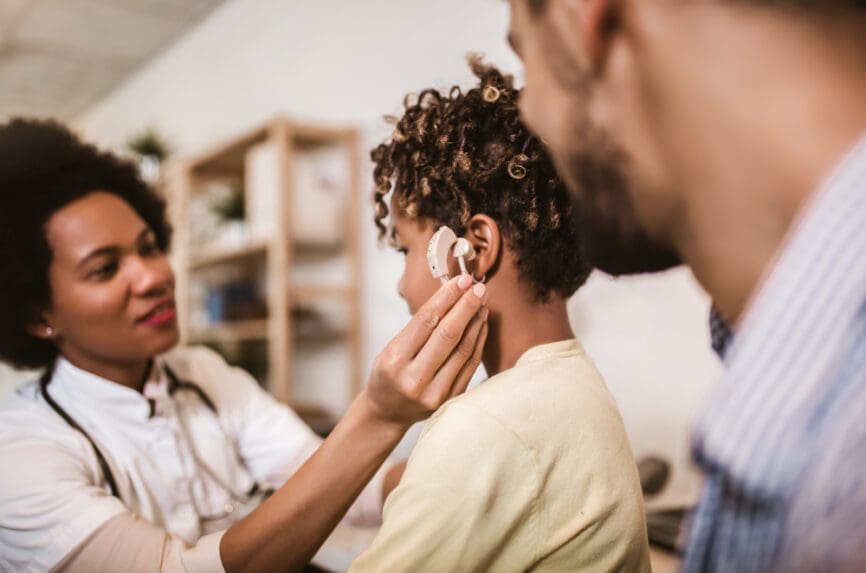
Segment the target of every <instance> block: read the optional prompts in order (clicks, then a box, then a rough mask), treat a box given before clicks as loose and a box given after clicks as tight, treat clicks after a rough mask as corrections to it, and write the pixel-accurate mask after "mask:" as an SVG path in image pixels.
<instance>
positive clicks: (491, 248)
mask: <svg viewBox="0 0 866 573" xmlns="http://www.w3.org/2000/svg"><path fill="white" fill-rule="evenodd" d="M466 239H467V240H468V241H469V242H470V243H471V244H472V248H474V249H475V260H473V261H472V262H471V263H470V267H469V268H470V270H471V271H472V274H473V275H474V276H475V279H476V280H481V279H482V278H483V277H487V278H488V279H489V278H491V277H492V276H493V275H495V274H496V269H497V268H498V267H499V261H500V259H501V257H502V247H503V245H502V235H501V233H500V232H499V225H498V224H497V223H496V221H494V220H493V219H492V218H491V217H489V216H487V215H473V216H472V218H471V219H469V223H468V224H467V225H466Z"/></svg>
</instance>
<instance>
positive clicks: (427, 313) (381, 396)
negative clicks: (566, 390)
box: [220, 277, 487, 573]
mask: <svg viewBox="0 0 866 573" xmlns="http://www.w3.org/2000/svg"><path fill="white" fill-rule="evenodd" d="M484 302H485V289H484V285H475V286H474V287H473V286H472V280H471V279H470V278H469V277H459V278H455V279H453V280H451V281H449V282H448V283H447V284H446V285H444V286H443V287H442V288H441V289H439V291H437V292H436V294H435V295H433V297H432V298H431V299H430V300H429V301H427V303H426V304H425V305H424V306H423V307H422V308H421V310H419V311H418V312H417V313H415V316H414V317H412V320H411V321H409V324H408V325H406V328H404V329H403V331H402V332H400V334H398V335H397V336H396V337H394V339H393V340H392V341H391V342H390V343H389V344H388V346H386V347H385V350H383V351H382V354H380V355H379V357H378V358H377V359H376V363H375V365H374V366H373V373H372V374H371V377H370V383H369V385H368V386H367V388H366V389H365V390H364V391H363V392H362V393H361V394H360V395H359V396H358V397H357V398H356V399H355V401H354V402H352V405H351V406H349V409H348V411H347V412H346V415H345V416H343V419H342V420H340V423H339V424H337V426H336V427H335V428H334V431H333V432H331V434H330V435H329V436H328V438H327V439H326V440H325V441H324V443H323V444H322V446H321V447H320V448H319V449H318V451H317V452H316V453H315V454H313V455H312V456H311V457H310V459H308V460H307V461H306V463H304V465H303V466H302V467H301V469H299V470H298V471H297V472H296V473H295V474H294V475H293V476H292V477H291V478H289V480H288V481H287V482H286V483H285V484H284V485H283V487H281V488H280V489H279V490H277V491H276V493H274V494H273V495H272V496H271V497H270V498H269V499H268V500H267V501H265V502H264V503H263V504H262V505H260V506H259V507H258V508H257V509H256V510H255V511H253V512H252V513H251V514H250V515H249V516H247V517H246V518H244V519H242V520H241V521H239V522H238V523H236V524H234V525H233V526H232V527H230V528H229V529H228V530H227V531H226V532H225V534H224V535H223V537H222V539H221V541H220V557H221V559H222V562H223V567H224V568H225V570H226V571H228V572H229V573H235V572H244V573H246V572H250V573H260V572H271V571H300V570H302V569H303V567H304V565H305V564H306V563H309V561H310V559H312V557H313V555H314V554H315V553H316V550H318V548H319V547H320V546H321V544H322V543H323V542H324V541H325V539H326V538H327V537H328V535H329V534H330V532H331V531H333V529H334V527H336V526H337V524H338V523H339V521H340V518H341V517H342V516H343V515H345V513H346V511H347V510H348V509H349V506H350V505H352V502H353V501H354V500H355V498H356V497H358V494H360V493H361V490H362V489H364V486H365V485H366V484H367V483H368V482H369V481H370V478H372V477H373V475H374V474H375V473H376V470H378V469H379V467H380V466H381V465H382V462H384V461H385V458H387V456H388V454H389V453H390V452H391V450H393V449H394V446H396V445H397V443H398V442H399V441H400V439H401V438H402V437H403V434H404V433H405V432H406V430H407V429H408V428H409V426H410V425H412V424H413V423H414V422H417V421H419V420H422V419H424V418H426V417H427V416H429V415H430V414H431V413H432V412H433V411H434V410H436V408H438V407H439V406H440V405H441V404H442V403H443V402H445V400H447V399H448V398H450V397H452V396H456V395H458V394H460V393H461V392H463V391H464V390H466V386H467V385H468V384H469V380H470V379H471V378H472V373H473V372H475V369H476V368H477V367H478V364H479V362H480V361H481V349H482V348H483V347H484V340H485V338H486V337H487V310H486V309H485V308H484Z"/></svg>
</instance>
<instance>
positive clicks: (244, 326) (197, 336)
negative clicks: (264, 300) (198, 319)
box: [190, 318, 268, 343]
mask: <svg viewBox="0 0 866 573" xmlns="http://www.w3.org/2000/svg"><path fill="white" fill-rule="evenodd" d="M267 337H268V320H267V319H264V318H263V319H253V320H236V321H231V322H221V323H217V324H211V325H210V326H208V327H207V328H203V329H200V330H196V331H194V332H191V333H190V341H192V342H194V343H200V342H240V341H244V340H265V339H267Z"/></svg>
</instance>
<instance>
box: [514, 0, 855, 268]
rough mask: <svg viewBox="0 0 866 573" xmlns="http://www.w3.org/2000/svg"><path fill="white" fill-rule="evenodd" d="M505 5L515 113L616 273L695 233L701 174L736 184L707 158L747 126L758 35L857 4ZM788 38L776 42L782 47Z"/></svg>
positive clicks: (731, 0) (672, 252) (566, 1)
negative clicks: (515, 74)
mask: <svg viewBox="0 0 866 573" xmlns="http://www.w3.org/2000/svg"><path fill="white" fill-rule="evenodd" d="M510 3H511V14H512V21H511V30H510V34H509V39H510V41H511V43H512V45H513V46H514V48H515V50H516V51H517V53H518V55H520V57H521V58H522V59H523V61H524V64H525V72H526V87H525V88H524V91H523V94H522V98H521V112H522V114H523V117H524V120H525V121H526V122H527V124H528V125H529V127H530V128H531V129H532V130H534V131H535V132H536V133H537V134H538V135H539V136H540V137H541V138H542V139H543V140H544V141H545V142H546V143H547V144H548V146H549V148H550V150H551V154H552V156H553V159H554V162H555V163H556V165H557V169H558V170H559V171H560V173H561V175H562V177H563V178H564V180H565V182H566V183H567V185H568V186H569V188H570V190H571V192H572V194H573V196H574V197H575V199H576V200H577V202H578V204H579V205H580V208H579V209H578V212H579V213H580V214H581V215H582V223H583V224H582V226H581V229H582V231H583V236H584V242H585V249H586V251H587V254H588V256H589V258H590V262H592V263H593V264H594V265H596V266H598V267H599V268H600V269H602V270H606V271H608V272H612V273H614V274H619V273H631V272H643V271H655V270H661V269H664V268H667V267H670V266H673V265H675V264H677V263H678V262H679V261H680V258H681V256H682V255H683V250H684V249H683V246H684V245H687V244H688V242H689V240H690V238H691V236H692V234H693V232H694V229H693V228H691V229H687V228H685V227H684V221H685V220H686V219H688V218H690V217H691V218H692V219H694V218H695V217H694V215H695V211H696V210H698V211H700V210H702V209H703V210H704V211H705V212H706V211H709V210H710V209H709V207H708V202H707V201H706V197H705V196H702V194H703V193H704V192H705V190H706V189H705V188H704V183H714V184H716V185H717V186H718V187H726V188H728V189H731V190H732V191H733V192H735V191H736V190H735V189H732V187H735V185H731V184H730V183H731V182H730V181H728V180H724V181H722V180H721V179H719V178H718V173H717V172H716V171H712V172H711V170H709V169H707V168H706V163H707V158H717V157H714V156H717V155H719V154H721V153H724V152H725V150H724V149H720V148H722V147H724V145H727V143H726V144H720V143H719V142H720V141H726V142H730V141H736V137H727V136H728V135H730V134H732V133H734V132H735V130H738V135H737V136H738V137H739V136H740V134H742V133H744V132H748V130H749V128H750V126H749V125H747V124H745V120H744V119H743V118H745V117H747V116H746V115H745V114H742V113H740V111H741V109H742V107H741V104H743V102H746V101H748V98H751V100H752V101H751V102H750V103H749V104H748V105H753V106H754V105H755V103H756V101H755V100H756V99H757V100H758V101H757V103H758V104H760V103H761V102H760V92H761V89H760V88H761V87H762V85H763V84H762V82H765V81H769V80H768V78H769V77H770V76H769V75H770V74H772V73H773V72H774V69H773V68H772V65H773V63H769V64H768V60H762V61H761V65H762V66H764V68H763V69H758V67H757V66H752V67H751V69H749V66H748V65H747V64H748V61H749V59H750V58H752V59H753V58H754V57H755V56H757V55H761V56H762V57H768V59H769V58H771V57H776V53H773V52H771V51H770V50H765V49H764V45H765V44H766V43H767V42H769V41H774V40H776V39H778V37H780V35H783V34H788V36H790V37H793V34H797V33H799V30H801V29H804V28H807V27H809V26H812V25H813V24H812V23H811V20H812V16H811V12H810V11H812V10H814V11H815V12H821V13H822V16H826V15H828V14H829V13H830V11H831V10H833V11H845V10H851V9H856V7H860V8H866V2H864V1H863V0H848V1H845V0H839V1H833V0H830V1H829V2H824V1H823V0H822V1H818V0H787V1H785V0H775V1H774V0H753V1H750V0H709V1H698V0H510ZM831 6H832V8H830V7H831ZM741 38H742V39H746V40H747V41H746V42H745V43H739V42H738V40H739V39H741ZM796 45H797V44H796V42H793V41H792V42H788V43H787V44H776V48H775V49H778V53H780V54H782V55H783V56H788V57H790V56H791V55H792V54H791V53H790V49H789V47H790V46H796ZM780 46H784V48H782V47H780ZM785 50H787V53H786V52H785ZM782 61H783V58H777V59H776V62H782ZM788 64H789V62H786V63H785V65H786V66H788ZM779 66H780V67H781V66H782V64H781V63H780V64H779ZM788 67H790V66H788ZM768 68H769V69H768ZM761 74H763V75H764V77H761ZM750 84H752V85H750ZM750 90H751V91H750ZM766 103H767V104H768V105H769V104H770V102H766ZM756 129H759V128H757V127H753V130H756ZM719 136H725V137H724V138H723V137H719ZM717 137H718V138H717ZM740 151H742V150H740ZM729 158H730V157H726V158H725V159H729ZM719 163H720V164H721V163H724V162H719ZM730 163H731V162H730V161H728V164H730ZM695 181H697V182H699V184H695V183H694V182H695ZM703 215H705V213H702V216H703Z"/></svg>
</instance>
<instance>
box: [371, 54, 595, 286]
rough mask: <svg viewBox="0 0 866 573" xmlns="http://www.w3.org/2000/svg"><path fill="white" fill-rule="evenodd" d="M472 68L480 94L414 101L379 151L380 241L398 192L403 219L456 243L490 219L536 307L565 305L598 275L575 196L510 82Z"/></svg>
mask: <svg viewBox="0 0 866 573" xmlns="http://www.w3.org/2000/svg"><path fill="white" fill-rule="evenodd" d="M470 67H471V68H472V71H473V72H474V74H475V75H476V77H477V78H478V80H479V83H478V85H477V86H476V87H473V88H472V89H470V90H469V91H467V92H466V93H464V92H463V91H462V90H461V89H460V88H459V87H457V86H454V87H452V88H451V89H450V90H449V91H448V92H447V93H440V92H439V91H437V90H435V89H427V90H424V91H423V92H421V93H420V94H419V95H417V96H407V98H406V99H405V100H404V108H405V109H404V112H403V117H402V118H400V119H399V120H397V121H396V127H395V129H394V134H393V137H392V139H391V141H388V142H386V143H382V144H381V145H379V146H378V147H376V148H375V149H374V150H373V151H372V153H371V157H372V159H373V162H374V164H375V169H374V173H373V177H374V180H375V184H376V189H375V192H374V199H375V203H376V213H375V222H376V225H377V227H378V228H379V234H380V238H382V237H384V236H385V235H386V234H387V233H388V232H389V230H388V227H387V226H386V225H385V223H384V222H383V220H384V219H385V218H386V217H387V216H388V204H387V203H386V196H387V195H388V194H389V193H390V192H392V191H393V195H394V197H393V198H394V202H395V204H396V206H397V207H398V208H399V209H400V211H401V213H403V214H405V215H407V216H409V217H411V218H415V217H421V218H426V219H430V220H432V221H434V222H436V223H439V224H442V225H448V226H449V227H451V228H452V229H453V230H454V231H455V232H456V233H457V234H458V235H460V234H463V233H465V232H466V230H467V225H468V223H469V220H470V219H471V217H472V216H473V215H476V214H485V215H488V216H490V217H491V218H492V219H494V220H495V221H496V223H497V224H498V225H499V228H500V231H501V233H502V236H503V241H504V242H505V244H506V245H507V246H508V247H509V248H510V249H511V250H512V251H513V252H514V253H515V254H516V256H517V267H518V269H519V271H520V275H521V278H522V279H523V280H525V281H526V282H527V283H528V284H529V285H531V286H532V288H533V290H534V293H535V296H536V299H537V300H547V299H549V297H550V295H551V294H553V293H555V294H556V295H559V296H560V297H562V298H567V297H569V296H571V295H572V294H573V293H574V292H575V291H576V290H577V289H578V287H580V285H582V284H583V283H584V282H585V281H586V278H587V277H588V276H589V272H590V267H589V265H588V264H587V262H586V260H585V259H584V258H583V255H582V251H581V248H580V241H579V239H578V236H579V233H578V228H577V222H576V220H575V217H574V214H573V212H572V210H573V208H574V207H573V206H572V203H571V201H570V200H569V196H568V192H567V190H566V188H565V186H564V184H563V183H562V181H561V180H560V178H559V176H558V175H557V174H556V171H555V170H554V167H553V164H552V162H551V159H550V157H549V156H548V154H547V151H546V150H545V148H544V146H543V145H542V143H541V142H540V141H539V140H538V139H537V138H536V137H534V136H533V135H531V134H530V132H529V131H528V130H527V128H526V126H525V125H524V124H523V122H522V121H521V120H520V115H519V111H518V108H517V100H518V97H519V95H520V91H519V90H516V89H515V88H514V85H513V80H512V78H511V77H507V76H504V75H503V74H502V73H501V72H500V71H499V70H497V69H496V68H494V67H492V66H488V65H485V64H483V63H482V62H481V60H480V58H478V57H475V58H471V59H470Z"/></svg>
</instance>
